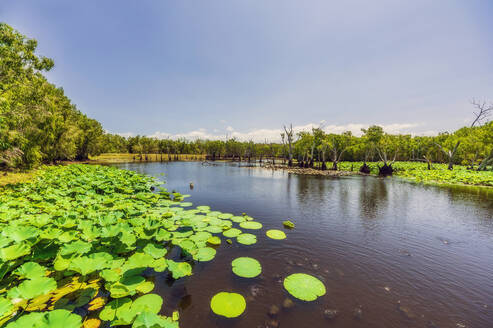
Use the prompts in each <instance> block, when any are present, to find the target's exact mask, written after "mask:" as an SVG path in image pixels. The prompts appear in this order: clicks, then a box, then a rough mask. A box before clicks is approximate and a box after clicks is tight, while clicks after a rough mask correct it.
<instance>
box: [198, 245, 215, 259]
mask: <svg viewBox="0 0 493 328" xmlns="http://www.w3.org/2000/svg"><path fill="white" fill-rule="evenodd" d="M214 256H216V250H215V249H214V248H212V247H202V248H199V250H198V252H197V255H196V256H195V258H196V259H197V261H200V262H207V261H210V260H212V259H213V258H214Z"/></svg>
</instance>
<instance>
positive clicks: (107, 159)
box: [90, 153, 205, 164]
mask: <svg viewBox="0 0 493 328" xmlns="http://www.w3.org/2000/svg"><path fill="white" fill-rule="evenodd" d="M90 160H91V162H94V163H98V164H111V163H141V162H142V163H145V162H167V161H203V160H205V155H193V154H179V155H176V154H143V155H139V154H128V153H127V154H126V153H120V154H117V153H107V154H101V155H98V156H91V157H90Z"/></svg>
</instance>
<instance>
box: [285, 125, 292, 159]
mask: <svg viewBox="0 0 493 328" xmlns="http://www.w3.org/2000/svg"><path fill="white" fill-rule="evenodd" d="M284 132H285V137H286V139H287V141H288V156H289V158H288V166H289V167H291V166H293V137H294V132H293V124H290V125H289V129H287V128H286V126H284Z"/></svg>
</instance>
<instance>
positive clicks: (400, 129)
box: [120, 121, 437, 142]
mask: <svg viewBox="0 0 493 328" xmlns="http://www.w3.org/2000/svg"><path fill="white" fill-rule="evenodd" d="M377 125H380V126H381V127H382V128H383V129H384V131H385V132H388V133H392V134H397V133H405V134H412V135H435V134H437V133H436V131H432V130H427V131H423V132H417V129H418V128H419V127H422V126H423V124H421V123H393V124H377ZM368 126H370V124H362V123H349V124H342V125H337V124H325V122H324V121H322V122H320V123H308V124H304V125H297V126H293V130H294V132H295V133H298V132H301V131H311V129H312V128H318V127H322V129H323V130H324V131H325V132H327V133H342V132H345V131H351V132H352V133H353V134H354V135H357V136H360V135H361V134H362V132H361V129H364V128H367V127H368ZM283 131H284V130H283V129H282V127H281V128H277V129H252V130H248V131H237V130H235V129H234V128H233V127H232V126H228V127H226V129H224V130H223V131H221V130H219V129H213V130H212V131H209V130H207V129H204V128H201V129H198V130H192V131H189V132H185V133H176V134H171V133H167V132H161V131H156V132H154V133H153V134H150V135H148V137H152V138H158V139H166V138H170V139H178V138H185V139H188V140H195V139H218V140H225V139H227V138H236V139H238V140H241V141H248V140H252V141H255V142H264V141H268V142H280V141H281V133H282V132H283ZM120 135H122V136H129V135H135V134H132V133H120Z"/></svg>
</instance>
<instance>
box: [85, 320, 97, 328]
mask: <svg viewBox="0 0 493 328" xmlns="http://www.w3.org/2000/svg"><path fill="white" fill-rule="evenodd" d="M99 326H101V320H99V319H96V318H91V319H88V320H86V321H84V323H83V324H82V327H83V328H99Z"/></svg>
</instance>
